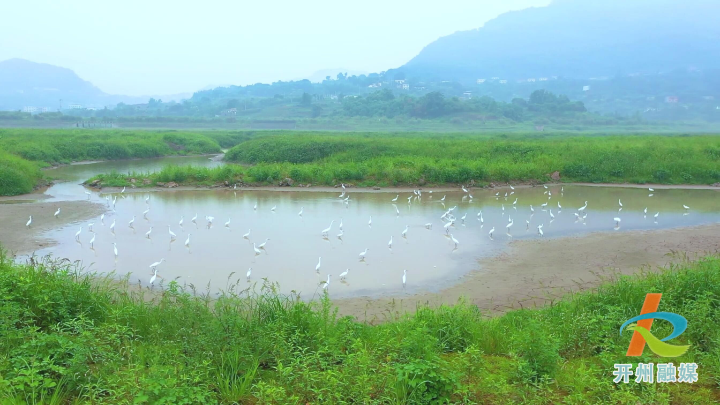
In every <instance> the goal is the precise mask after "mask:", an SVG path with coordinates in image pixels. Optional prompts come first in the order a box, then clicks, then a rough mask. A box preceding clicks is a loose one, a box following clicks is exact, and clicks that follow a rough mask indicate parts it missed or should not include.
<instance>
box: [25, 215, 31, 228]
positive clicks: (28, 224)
mask: <svg viewBox="0 0 720 405" xmlns="http://www.w3.org/2000/svg"><path fill="white" fill-rule="evenodd" d="M30 224H32V215H30V219H28V221H27V223H26V224H25V226H27V227H28V228H29V227H30Z"/></svg>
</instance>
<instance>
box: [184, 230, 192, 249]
mask: <svg viewBox="0 0 720 405" xmlns="http://www.w3.org/2000/svg"><path fill="white" fill-rule="evenodd" d="M190 235H192V234H191V233H189V234H188V237H187V239H185V246H187V247H190Z"/></svg>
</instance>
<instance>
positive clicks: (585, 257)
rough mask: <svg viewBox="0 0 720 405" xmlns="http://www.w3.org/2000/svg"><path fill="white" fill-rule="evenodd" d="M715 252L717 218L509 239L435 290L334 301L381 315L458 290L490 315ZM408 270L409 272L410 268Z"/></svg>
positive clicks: (345, 309)
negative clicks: (657, 227) (675, 224)
mask: <svg viewBox="0 0 720 405" xmlns="http://www.w3.org/2000/svg"><path fill="white" fill-rule="evenodd" d="M719 251H720V224H710V225H703V226H697V227H687V228H674V229H664V230H653V231H631V232H624V233H612V232H599V233H594V234H590V235H588V236H580V237H565V238H554V239H552V238H548V239H533V240H522V241H513V242H510V244H509V246H508V247H507V250H506V251H505V252H503V253H501V254H499V255H497V256H494V257H489V258H485V259H481V260H479V261H478V267H479V268H478V269H477V270H475V271H472V272H470V273H468V274H466V275H465V276H463V277H462V279H461V280H459V281H458V283H457V284H455V285H454V286H452V287H449V288H447V289H444V290H442V291H439V292H437V293H429V292H428V293H419V294H414V295H408V296H406V297H388V298H379V299H375V298H351V299H343V300H334V301H333V304H334V305H336V306H337V307H338V309H339V313H340V314H341V315H349V316H352V317H355V318H357V319H358V320H360V321H364V322H369V323H378V322H382V321H384V320H386V319H388V318H392V317H395V316H398V315H400V314H402V313H404V312H412V311H414V310H415V308H416V307H417V305H422V304H429V305H432V306H437V305H441V304H455V303H457V302H458V300H459V299H460V298H461V297H464V298H466V299H467V300H468V302H470V303H472V304H474V305H477V306H478V307H479V308H480V309H481V311H482V312H483V313H484V314H486V315H488V316H493V315H497V314H501V313H503V312H506V311H508V310H512V309H520V308H534V307H540V306H544V305H548V304H551V303H552V302H554V301H557V300H559V299H560V298H562V297H563V296H565V295H567V294H568V293H570V292H576V291H582V290H587V289H591V288H594V287H596V286H598V285H599V284H601V283H602V282H603V281H604V280H608V279H609V278H611V277H614V276H617V275H618V274H635V273H639V272H641V271H653V270H656V269H657V268H658V266H665V265H667V264H669V263H672V262H679V261H681V260H684V259H685V258H688V259H697V258H699V257H702V256H704V255H707V254H712V253H717V252H719ZM408 277H411V273H410V275H409V276H408Z"/></svg>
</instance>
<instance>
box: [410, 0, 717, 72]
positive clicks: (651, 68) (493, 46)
mask: <svg viewBox="0 0 720 405" xmlns="http://www.w3.org/2000/svg"><path fill="white" fill-rule="evenodd" d="M718 15H720V2H718V1H714V0H687V1H676V0H561V1H558V0H556V1H554V2H553V3H552V4H551V5H550V6H548V7H538V8H528V9H525V10H521V11H515V12H508V13H505V14H503V15H500V16H499V17H498V18H496V19H494V20H491V21H489V22H487V23H486V24H485V26H484V27H482V28H479V29H477V30H471V31H462V32H457V33H455V34H452V35H448V36H446V37H443V38H440V39H438V40H437V41H435V42H433V43H431V44H429V45H428V46H427V47H425V48H424V49H423V50H422V51H421V52H420V54H418V55H417V56H416V57H415V58H413V59H412V60H410V61H409V62H408V63H407V64H406V65H404V66H402V67H400V68H398V69H397V70H399V71H403V72H405V73H406V74H407V76H418V77H422V78H427V79H431V78H435V79H438V80H456V81H461V82H462V81H475V80H476V79H478V78H490V77H501V78H505V79H511V80H512V79H523V78H535V77H543V76H545V77H547V76H565V77H572V78H583V79H585V78H590V77H596V76H614V75H617V74H629V73H657V72H659V71H664V72H667V71H671V70H674V69H679V68H689V67H692V68H698V69H706V68H717V67H720V25H718V24H717V17H718Z"/></svg>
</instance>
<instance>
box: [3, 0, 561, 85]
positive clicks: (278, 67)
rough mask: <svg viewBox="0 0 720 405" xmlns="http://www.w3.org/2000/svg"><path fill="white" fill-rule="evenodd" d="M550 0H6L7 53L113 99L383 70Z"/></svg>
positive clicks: (7, 57) (4, 8) (9, 56)
mask: <svg viewBox="0 0 720 405" xmlns="http://www.w3.org/2000/svg"><path fill="white" fill-rule="evenodd" d="M548 3H549V0H492V1H490V0H444V1H426V0H420V1H418V0H416V1H392V0H390V1H388V0H365V1H362V2H347V1H346V2H338V1H336V0H333V1H330V0H310V1H273V0H264V1H243V0H204V1H193V2H182V1H178V0H173V1H168V0H144V1H139V0H123V1H114V2H106V1H98V0H66V1H57V0H33V1H2V4H1V5H0V60H5V59H9V58H23V59H29V60H32V61H35V62H44V63H50V64H54V65H58V66H63V67H67V68H70V69H73V70H74V71H75V72H76V73H77V74H78V75H79V76H80V77H82V78H83V79H85V80H89V81H91V82H92V83H93V84H95V85H96V86H98V87H100V88H101V89H102V90H104V91H105V92H108V93H113V94H127V95H147V94H171V93H181V92H192V91H195V90H198V89H200V88H203V87H205V86H208V85H220V84H249V83H257V82H264V83H270V82H273V81H277V80H289V79H296V78H302V77H307V76H310V75H311V74H312V73H313V72H315V71H317V70H322V69H328V68H345V69H351V70H360V71H366V72H379V71H383V70H387V69H389V68H395V67H398V66H400V65H402V64H404V63H405V62H407V61H408V60H410V59H411V58H412V57H413V56H415V55H416V54H417V53H418V52H419V51H420V50H421V49H422V48H423V47H424V46H425V45H427V44H428V43H430V42H432V41H433V40H435V39H437V38H438V37H440V36H444V35H448V34H451V33H453V32H455V31H460V30H468V29H473V28H477V27H480V26H482V24H483V23H485V22H486V21H487V20H489V19H492V18H493V17H495V16H497V15H498V14H501V13H503V12H505V11H508V10H513V9H514V10H517V9H523V8H526V7H531V6H544V5H547V4H548Z"/></svg>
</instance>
